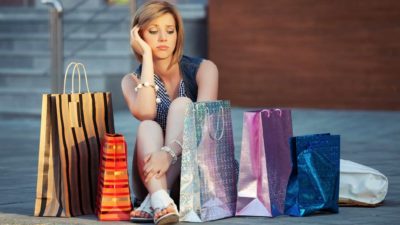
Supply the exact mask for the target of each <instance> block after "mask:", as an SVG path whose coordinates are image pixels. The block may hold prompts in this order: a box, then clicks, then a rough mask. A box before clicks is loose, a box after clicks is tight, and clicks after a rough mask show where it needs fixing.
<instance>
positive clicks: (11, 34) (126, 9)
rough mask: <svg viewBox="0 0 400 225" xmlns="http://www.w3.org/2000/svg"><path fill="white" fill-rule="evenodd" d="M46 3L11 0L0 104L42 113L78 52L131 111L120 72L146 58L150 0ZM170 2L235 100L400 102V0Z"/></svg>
mask: <svg viewBox="0 0 400 225" xmlns="http://www.w3.org/2000/svg"><path fill="white" fill-rule="evenodd" d="M42 1H44V2H45V0H0V102H1V104H0V114H1V115H9V116H16V115H23V116H24V115H32V116H39V115H40V110H41V94H42V93H50V92H54V91H55V90H56V89H57V92H60V91H62V88H61V87H62V84H63V76H64V69H65V66H66V65H68V63H69V62H71V61H80V62H82V63H84V64H85V65H86V69H87V71H88V76H89V84H90V89H91V91H111V92H112V94H113V104H114V109H115V110H126V109H127V108H126V106H125V104H124V102H123V98H122V94H121V88H120V81H121V78H122V77H123V76H124V75H125V74H127V73H129V72H131V71H133V70H134V68H135V67H136V66H137V64H138V63H137V62H136V60H135V58H134V56H133V54H132V53H131V50H130V46H129V29H130V21H131V16H132V13H133V12H134V11H135V10H136V9H137V7H139V6H140V5H141V4H143V2H145V0H61V1H59V2H61V5H62V12H59V13H55V12H56V10H55V9H54V7H53V6H51V5H50V4H44V3H43V2H42ZM50 2H51V1H50ZM170 2H171V3H174V4H176V5H177V7H178V9H179V11H180V12H181V15H182V17H183V20H184V28H185V35H186V36H185V45H184V51H185V54H187V55H190V56H198V57H204V58H209V59H211V60H212V61H214V62H215V63H216V64H217V66H218V68H219V72H220V98H222V99H230V100H231V102H232V105H233V106H243V107H296V108H321V109H363V110H364V109H366V110H400V63H399V61H400V41H399V40H400V1H398V0H381V1H376V0H363V1H356V0H351V1H344V0H335V1H328V0H298V1H291V0H275V1H272V0H271V1H269V0H268V1H267V0H249V1H243V0H208V1H207V0H174V1H172V0H171V1H170ZM55 18H57V20H58V22H56V20H55ZM60 27H61V29H60ZM57 29H58V30H59V31H58V32H61V35H60V34H57V31H56V30H57ZM60 53H61V55H60ZM57 62H58V64H57ZM54 82H56V83H54ZM54 85H55V86H54ZM69 85H70V83H68V88H69ZM83 87H84V86H83ZM68 91H69V89H68ZM81 91H86V90H85V89H82V90H81Z"/></svg>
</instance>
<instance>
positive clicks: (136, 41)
mask: <svg viewBox="0 0 400 225" xmlns="http://www.w3.org/2000/svg"><path fill="white" fill-rule="evenodd" d="M130 43H131V46H132V48H133V49H135V51H136V52H137V53H139V54H140V55H146V54H151V48H150V46H149V45H148V44H147V43H146V42H145V41H144V40H143V39H142V38H141V37H140V35H139V27H138V26H137V25H136V26H134V27H133V28H132V30H131V40H130Z"/></svg>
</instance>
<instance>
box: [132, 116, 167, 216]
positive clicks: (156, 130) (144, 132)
mask: <svg viewBox="0 0 400 225" xmlns="http://www.w3.org/2000/svg"><path fill="white" fill-rule="evenodd" d="M163 144H164V137H163V131H162V129H161V127H160V125H159V124H158V123H156V122H154V121H151V120H145V121H142V122H141V123H140V124H139V127H138V130H137V137H136V145H137V146H136V151H137V152H136V153H135V154H136V158H135V161H134V165H133V166H137V169H138V172H139V176H140V179H141V180H142V182H143V184H144V186H145V187H146V189H147V190H148V192H149V194H151V193H154V192H155V191H158V190H160V189H167V183H166V177H165V175H164V176H162V177H160V178H159V179H156V178H155V177H153V178H152V179H150V180H149V182H147V183H146V182H144V180H145V179H144V174H143V167H144V164H145V163H144V158H145V157H146V156H147V155H148V154H151V153H153V152H155V151H159V150H160V149H161V147H162V146H163ZM131 216H133V217H145V218H149V217H150V215H148V214H147V213H145V212H142V211H139V210H135V211H132V213H131Z"/></svg>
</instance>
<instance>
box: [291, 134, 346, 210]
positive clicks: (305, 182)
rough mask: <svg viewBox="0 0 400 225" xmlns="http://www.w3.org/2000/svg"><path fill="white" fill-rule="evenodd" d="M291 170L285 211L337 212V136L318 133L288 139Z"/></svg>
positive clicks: (338, 142)
mask: <svg viewBox="0 0 400 225" xmlns="http://www.w3.org/2000/svg"><path fill="white" fill-rule="evenodd" d="M290 147H291V158H292V165H293V167H292V172H291V175H290V178H289V183H288V187H287V192H286V202H285V213H286V214H288V215H291V216H306V215H310V214H312V213H315V212H319V211H328V212H332V213H338V210H339V209H338V200H339V165H340V136H339V135H330V134H317V135H308V136H300V137H293V138H291V142H290Z"/></svg>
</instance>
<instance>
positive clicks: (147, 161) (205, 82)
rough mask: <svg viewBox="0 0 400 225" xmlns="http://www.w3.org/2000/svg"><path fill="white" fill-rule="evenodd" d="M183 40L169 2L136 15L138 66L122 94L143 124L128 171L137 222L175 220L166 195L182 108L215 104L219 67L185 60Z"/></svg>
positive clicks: (175, 167)
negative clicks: (189, 105) (202, 102)
mask: <svg viewBox="0 0 400 225" xmlns="http://www.w3.org/2000/svg"><path fill="white" fill-rule="evenodd" d="M183 36H184V33H183V22H182V18H181V17H180V15H179V13H178V11H177V10H176V8H175V7H174V6H173V5H171V4H170V3H168V2H158V1H157V2H154V1H152V2H148V3H145V4H144V5H142V6H141V7H140V8H139V9H138V10H137V12H136V14H135V16H134V19H133V23H132V26H131V43H130V44H131V47H132V50H133V51H134V53H135V55H136V58H137V59H138V60H139V61H140V62H141V65H140V66H139V67H138V68H137V69H136V71H135V73H131V74H127V75H126V76H125V77H124V78H123V80H122V91H123V95H124V97H125V101H126V103H127V105H128V107H129V110H130V112H131V113H132V115H133V116H134V117H135V118H136V119H138V120H140V121H141V122H140V125H139V127H138V130H137V137H136V148H135V153H134V157H133V166H132V170H133V173H132V174H133V187H134V188H133V189H134V193H135V197H136V199H137V200H138V201H142V204H141V205H140V207H139V208H137V209H135V210H133V211H132V213H131V217H132V219H133V220H135V221H143V220H149V219H154V222H155V224H170V223H175V222H178V221H179V216H178V210H177V208H176V204H175V202H174V200H173V199H172V198H171V197H170V195H169V190H171V189H172V188H173V187H174V184H176V182H177V181H178V179H179V173H180V158H179V156H180V154H181V152H182V146H181V145H182V144H181V143H182V131H183V119H184V113H185V109H186V107H187V105H188V104H189V103H190V102H194V101H210V100H216V99H217V94H218V70H217V67H216V66H215V64H214V63H212V62H211V61H209V60H204V59H200V58H192V57H187V56H183V55H182V54H183ZM175 186H176V185H175ZM147 192H148V194H147ZM146 194H147V196H146Z"/></svg>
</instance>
